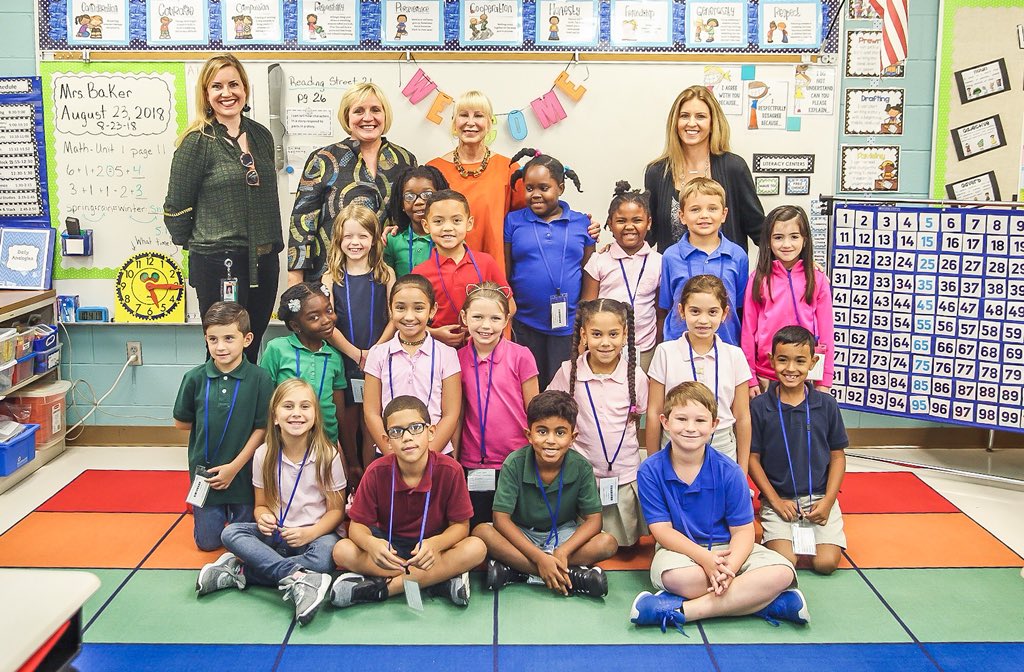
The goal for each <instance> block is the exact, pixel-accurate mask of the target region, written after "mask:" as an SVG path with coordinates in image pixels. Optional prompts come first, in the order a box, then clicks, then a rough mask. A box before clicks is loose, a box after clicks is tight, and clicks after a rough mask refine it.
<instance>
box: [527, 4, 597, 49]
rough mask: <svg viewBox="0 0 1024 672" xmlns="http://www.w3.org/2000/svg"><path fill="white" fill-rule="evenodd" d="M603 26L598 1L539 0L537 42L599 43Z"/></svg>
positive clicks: (558, 43) (564, 44) (573, 44)
mask: <svg viewBox="0 0 1024 672" xmlns="http://www.w3.org/2000/svg"><path fill="white" fill-rule="evenodd" d="M600 28H601V5H600V3H599V2H598V0H537V29H536V31H537V34H536V36H535V38H534V42H535V43H536V44H538V45H544V46H570V47H573V46H581V47H583V46H586V47H593V46H597V43H598V38H600V36H601V31H600Z"/></svg>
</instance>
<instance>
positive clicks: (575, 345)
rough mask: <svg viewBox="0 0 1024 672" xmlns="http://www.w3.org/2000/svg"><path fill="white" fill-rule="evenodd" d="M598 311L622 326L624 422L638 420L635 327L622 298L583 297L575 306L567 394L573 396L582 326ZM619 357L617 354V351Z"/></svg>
mask: <svg viewBox="0 0 1024 672" xmlns="http://www.w3.org/2000/svg"><path fill="white" fill-rule="evenodd" d="M598 313H611V314H612V315H614V316H616V317H617V318H619V321H620V322H621V323H622V326H623V328H625V330H626V368H627V372H626V381H627V384H628V386H629V416H628V417H627V419H626V422H627V423H629V422H635V423H638V424H639V422H640V412H639V409H637V407H636V360H637V352H636V329H635V326H634V322H633V308H632V307H631V306H630V305H629V304H628V303H625V302H622V301H616V300H615V299H595V300H593V301H583V302H581V303H580V304H579V306H577V308H576V324H575V325H574V326H573V332H572V353H571V354H572V360H571V362H572V363H571V364H570V365H569V394H570V395H572V396H573V397H574V398H575V394H576V371H577V366H578V362H579V356H578V353H579V350H580V342H581V341H582V340H583V339H582V334H583V330H584V329H585V328H586V326H587V322H589V321H590V319H591V318H593V317H594V316H595V315H597V314H598ZM619 356H620V357H621V354H620V355H619Z"/></svg>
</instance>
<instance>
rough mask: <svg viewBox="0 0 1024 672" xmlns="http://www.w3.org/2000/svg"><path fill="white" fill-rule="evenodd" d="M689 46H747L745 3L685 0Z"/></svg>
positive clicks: (722, 0)
mask: <svg viewBox="0 0 1024 672" xmlns="http://www.w3.org/2000/svg"><path fill="white" fill-rule="evenodd" d="M685 44H686V46H687V48H689V49H720V48H722V47H731V48H737V49H743V48H746V46H747V3H746V2H736V0H693V1H692V2H687V3H686V39H685Z"/></svg>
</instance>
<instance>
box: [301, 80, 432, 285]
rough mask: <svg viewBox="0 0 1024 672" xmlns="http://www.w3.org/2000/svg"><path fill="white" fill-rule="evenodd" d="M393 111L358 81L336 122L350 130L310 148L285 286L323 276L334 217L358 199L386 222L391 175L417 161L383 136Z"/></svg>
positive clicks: (374, 90) (372, 86) (369, 86)
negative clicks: (340, 137) (338, 138)
mask: <svg viewBox="0 0 1024 672" xmlns="http://www.w3.org/2000/svg"><path fill="white" fill-rule="evenodd" d="M391 120H392V112H391V105H390V104H389V103H388V99H387V98H386V97H385V96H384V92H383V91H382V90H381V89H380V87H378V86H377V85H376V84H373V83H366V84H358V85H356V86H353V87H352V88H350V89H348V90H347V91H346V92H345V95H344V96H342V98H341V105H340V106H339V108H338V121H340V122H341V127H342V128H343V129H345V132H346V133H348V134H349V137H347V138H345V139H344V140H342V141H341V142H338V143H335V144H333V145H328V146H327V147H323V148H321V149H318V150H317V151H315V152H313V154H312V155H311V156H310V157H309V159H308V160H307V161H306V167H305V168H304V169H303V171H302V177H301V178H300V179H299V189H298V192H297V193H296V194H295V206H294V207H293V208H292V216H291V223H290V226H289V235H288V284H289V285H294V284H297V283H299V282H304V281H306V282H313V281H316V280H319V279H320V276H322V275H323V274H324V270H325V269H326V264H327V248H328V246H329V245H330V243H331V230H332V227H333V225H334V218H335V217H336V216H337V215H338V212H340V211H341V209H342V208H343V207H345V206H346V205H349V204H350V203H359V204H361V205H365V206H366V207H368V208H370V209H371V210H373V211H374V212H375V213H376V214H377V219H378V220H379V221H380V223H381V227H382V228H383V227H387V226H390V217H389V213H388V202H389V201H390V199H391V190H392V189H393V188H394V181H395V178H396V177H397V176H398V174H399V173H401V172H402V171H403V170H404V169H406V168H408V167H410V166H415V165H416V157H415V156H413V155H412V153H411V152H409V150H407V149H405V148H404V147H399V146H398V145H396V144H394V143H391V142H388V139H387V138H385V137H384V133H387V131H388V129H389V128H391Z"/></svg>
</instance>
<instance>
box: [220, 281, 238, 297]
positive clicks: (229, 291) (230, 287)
mask: <svg viewBox="0 0 1024 672" xmlns="http://www.w3.org/2000/svg"><path fill="white" fill-rule="evenodd" d="M220 296H221V300H222V301H238V278H224V279H223V280H221V281H220Z"/></svg>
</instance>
